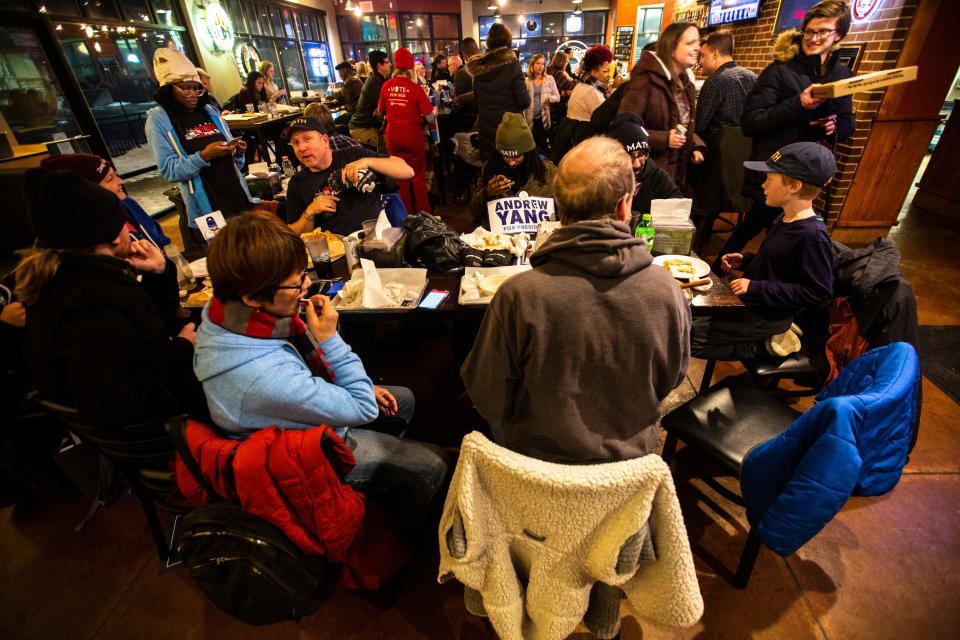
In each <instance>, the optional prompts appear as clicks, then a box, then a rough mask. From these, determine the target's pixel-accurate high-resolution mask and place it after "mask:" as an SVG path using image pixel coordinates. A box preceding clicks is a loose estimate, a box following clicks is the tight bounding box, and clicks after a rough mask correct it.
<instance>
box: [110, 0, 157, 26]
mask: <svg viewBox="0 0 960 640" xmlns="http://www.w3.org/2000/svg"><path fill="white" fill-rule="evenodd" d="M118 4H119V5H120V8H121V9H122V10H123V13H124V15H125V16H127V19H128V20H136V21H137V22H153V17H152V16H151V15H150V7H148V6H147V1H146V0H118Z"/></svg>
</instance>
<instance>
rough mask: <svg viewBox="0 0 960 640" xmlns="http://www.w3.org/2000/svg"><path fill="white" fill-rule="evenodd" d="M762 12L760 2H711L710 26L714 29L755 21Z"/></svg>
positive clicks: (740, 0) (756, 0)
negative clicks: (720, 25) (731, 23)
mask: <svg viewBox="0 0 960 640" xmlns="http://www.w3.org/2000/svg"><path fill="white" fill-rule="evenodd" d="M759 12H760V0H710V16H709V18H708V21H707V22H708V24H709V25H710V26H711V27H712V26H714V25H718V24H725V23H728V22H740V21H741V20H755V19H756V17H757V14H758V13H759Z"/></svg>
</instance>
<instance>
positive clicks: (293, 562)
mask: <svg viewBox="0 0 960 640" xmlns="http://www.w3.org/2000/svg"><path fill="white" fill-rule="evenodd" d="M174 549H176V553H177V555H178V557H179V558H180V559H181V560H182V561H183V563H184V565H186V567H187V568H188V569H189V570H190V575H191V577H193V579H194V581H195V582H196V583H197V586H199V587H200V589H201V590H202V591H203V592H204V593H205V594H207V597H209V598H210V599H211V600H213V602H214V603H215V604H216V605H217V606H218V607H220V608H221V609H223V610H224V611H226V612H227V613H229V614H230V615H232V616H234V617H235V618H239V619H240V620H243V621H244V622H246V623H248V624H257V625H258V624H271V623H274V622H282V621H284V620H291V619H292V620H299V619H300V618H301V617H303V616H305V615H309V614H311V613H313V612H314V611H316V610H317V608H318V607H319V606H320V603H321V602H322V601H323V600H324V599H325V598H326V597H327V596H329V595H330V594H331V593H332V592H333V590H334V589H335V588H336V585H337V581H338V580H339V578H340V569H341V566H340V565H339V564H335V563H331V562H328V561H327V560H326V559H325V558H324V557H323V556H316V555H307V554H305V553H303V552H302V551H300V550H299V549H298V548H297V547H296V545H294V544H293V543H292V542H291V541H290V540H289V539H288V538H287V537H286V536H285V535H284V534H283V532H282V531H280V529H278V528H276V527H275V526H273V525H272V524H270V523H268V522H267V521H266V520H263V519H262V518H258V517H257V516H254V515H251V514H249V513H247V512H245V511H244V510H243V509H241V508H240V506H239V505H236V504H234V503H232V502H216V503H213V504H210V505H207V506H205V507H203V508H201V509H198V510H196V511H193V512H191V513H189V514H187V515H186V516H185V517H184V518H183V519H182V520H181V521H180V525H179V527H178V533H177V536H176V539H175V541H174Z"/></svg>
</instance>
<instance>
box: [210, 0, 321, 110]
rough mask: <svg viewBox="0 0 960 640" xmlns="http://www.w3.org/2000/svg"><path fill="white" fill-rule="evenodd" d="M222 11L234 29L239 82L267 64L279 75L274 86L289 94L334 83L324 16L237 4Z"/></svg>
mask: <svg viewBox="0 0 960 640" xmlns="http://www.w3.org/2000/svg"><path fill="white" fill-rule="evenodd" d="M224 8H225V9H226V10H227V12H228V13H229V14H230V15H231V16H232V17H233V22H234V26H235V28H236V29H237V40H236V44H235V46H234V53H235V56H236V58H237V67H238V69H239V71H240V76H241V79H242V80H245V79H246V76H247V73H248V72H249V71H251V70H253V69H254V68H255V67H256V65H258V64H259V62H260V61H261V60H268V61H270V62H272V63H273V64H274V67H275V68H276V70H277V73H276V75H275V76H274V82H276V83H277V86H278V87H280V88H283V89H286V90H287V92H288V93H289V94H290V95H295V94H297V93H300V92H302V91H305V90H307V89H315V90H322V89H324V88H325V85H326V84H327V83H329V82H335V80H334V79H333V77H332V73H331V71H330V70H331V69H332V67H333V65H332V63H331V58H330V49H329V47H328V46H327V44H326V43H325V42H323V40H324V38H325V35H326V33H325V31H326V29H325V27H324V16H323V14H322V13H320V12H317V11H310V10H309V9H303V10H300V9H293V8H290V7H287V6H274V5H273V4H267V3H263V2H257V3H251V2H246V1H241V0H226V2H225V4H224ZM255 29H258V31H256V32H255V31H254V30H255ZM275 35H276V36H278V37H274V36H275ZM318 56H319V57H322V60H320V59H318Z"/></svg>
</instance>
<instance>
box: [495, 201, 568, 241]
mask: <svg viewBox="0 0 960 640" xmlns="http://www.w3.org/2000/svg"><path fill="white" fill-rule="evenodd" d="M487 216H488V218H489V220H490V231H492V232H493V233H536V232H537V225H538V224H540V223H541V222H545V221H547V220H556V219H557V218H556V213H555V212H554V204H553V198H540V197H537V196H530V195H527V193H526V192H525V191H521V192H520V193H519V194H517V196H516V197H513V198H500V199H498V200H491V201H490V202H488V203H487Z"/></svg>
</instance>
